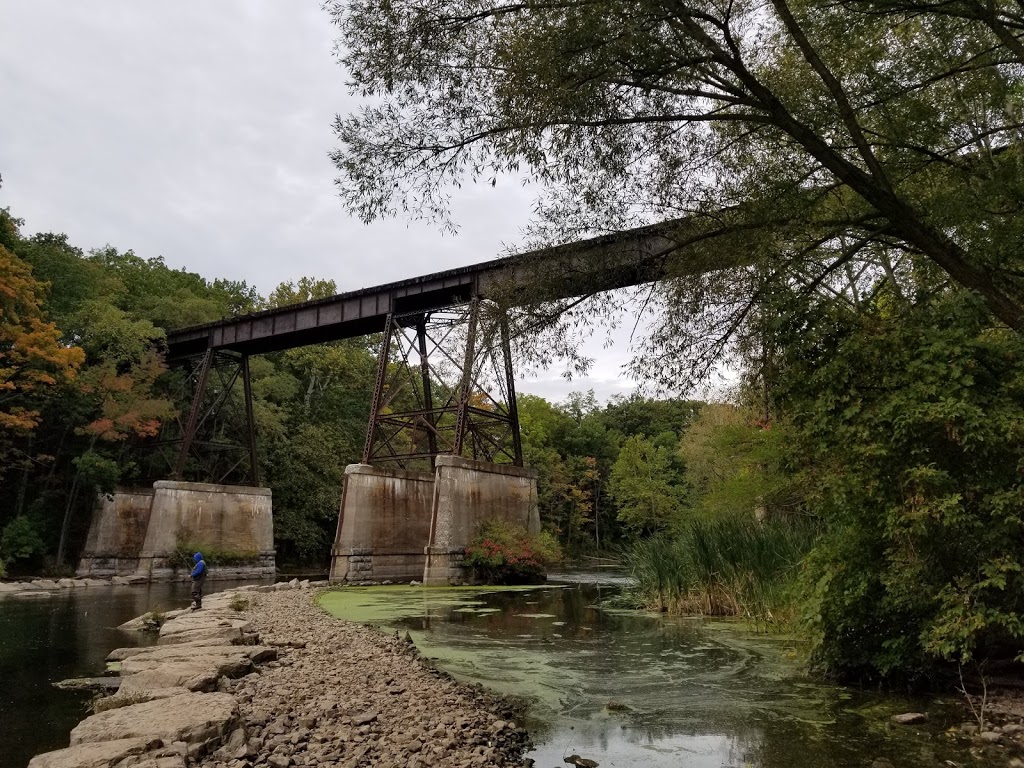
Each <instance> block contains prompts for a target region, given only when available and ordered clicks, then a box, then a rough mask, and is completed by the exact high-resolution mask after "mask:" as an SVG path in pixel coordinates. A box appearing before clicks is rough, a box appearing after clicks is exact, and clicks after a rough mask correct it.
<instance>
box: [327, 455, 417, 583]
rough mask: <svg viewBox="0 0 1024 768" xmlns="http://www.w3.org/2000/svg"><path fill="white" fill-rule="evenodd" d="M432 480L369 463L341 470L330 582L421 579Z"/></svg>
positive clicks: (353, 465) (407, 471) (408, 471)
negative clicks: (341, 485) (342, 478)
mask: <svg viewBox="0 0 1024 768" xmlns="http://www.w3.org/2000/svg"><path fill="white" fill-rule="evenodd" d="M433 495H434V476H433V474H431V473H428V472H414V471H411V470H406V469H386V468H383V467H374V466H370V465H369V464H350V465H349V466H348V467H346V468H345V488H344V490H343V491H342V495H341V514H340V515H339V517H338V533H337V535H336V536H335V540H334V548H333V549H332V550H331V581H332V582H344V581H347V582H359V581H378V582H379V581H414V580H417V579H419V578H421V577H422V576H423V562H424V559H425V555H424V554H423V546H424V544H425V543H426V541H427V538H428V536H429V535H430V506H431V500H432V498H433Z"/></svg>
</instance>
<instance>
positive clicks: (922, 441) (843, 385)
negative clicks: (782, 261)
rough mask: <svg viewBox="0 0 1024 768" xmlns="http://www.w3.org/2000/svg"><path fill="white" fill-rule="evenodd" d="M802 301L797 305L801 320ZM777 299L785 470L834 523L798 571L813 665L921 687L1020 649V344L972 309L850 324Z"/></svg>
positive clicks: (924, 310) (891, 302)
mask: <svg viewBox="0 0 1024 768" xmlns="http://www.w3.org/2000/svg"><path fill="white" fill-rule="evenodd" d="M794 305H795V306H794ZM794 305H790V306H787V305H786V304H785V302H784V301H783V300H782V297H777V304H776V306H777V309H778V310H779V316H780V318H782V322H781V323H780V325H779V337H778V341H779V348H780V349H781V350H783V355H782V358H781V360H780V363H781V365H780V375H779V379H778V392H777V396H778V401H779V404H780V407H782V408H784V409H785V410H786V411H787V412H788V413H790V414H791V419H792V429H791V430H790V432H789V439H788V440H787V448H788V454H789V456H788V461H789V463H790V464H791V465H792V466H794V467H804V468H805V470H806V471H807V472H808V473H810V476H811V477H813V482H812V483H808V484H807V485H806V486H805V489H806V491H807V494H808V498H807V505H808V507H809V508H810V509H813V510H814V511H815V512H816V513H817V514H818V515H820V516H821V518H822V519H823V520H824V521H825V522H826V523H827V531H826V534H825V537H824V539H823V541H822V542H821V543H820V544H819V546H818V547H816V549H815V551H814V552H813V553H812V555H811V557H810V560H809V562H808V563H807V565H806V568H805V577H806V584H807V590H808V594H809V600H808V604H807V606H806V615H807V617H808V620H809V626H810V629H811V632H812V637H813V639H814V648H813V658H814V660H815V661H816V662H817V663H818V665H819V666H820V667H821V668H823V669H825V670H827V671H828V672H831V673H833V674H836V675H838V676H841V677H844V678H852V679H855V680H864V681H866V680H871V681H876V680H880V679H881V680H888V681H893V682H899V683H904V682H908V681H909V682H921V681H922V680H925V679H927V676H928V675H930V674H931V673H934V672H935V671H936V669H937V668H938V667H940V665H941V664H942V663H943V662H954V663H955V662H961V663H967V662H969V661H971V660H974V659H985V658H996V659H1010V658H1013V657H1015V656H1017V655H1018V654H1019V653H1020V649H1021V645H1022V643H1024V622H1022V620H1021V617H1022V616H1024V558H1022V556H1021V548H1020V541H1021V536H1022V533H1024V483H1022V479H1021V473H1020V467H1021V463H1020V457H1021V455H1022V452H1024V428H1022V425H1024V407H1022V403H1024V398H1022V391H1024V390H1022V388H1024V365H1022V360H1024V342H1022V340H1021V337H1020V336H1019V335H1018V334H1015V333H1013V332H1011V331H1009V330H1008V329H1006V328H1000V327H993V326H992V323H991V318H990V317H989V316H988V314H987V312H986V311H985V309H984V307H983V306H982V305H981V303H980V301H979V300H978V299H977V297H976V296H973V295H971V294H969V293H968V292H966V291H963V290H956V291H944V292H941V293H939V294H937V295H931V296H929V297H928V298H927V299H922V300H919V301H916V302H913V303H909V302H899V301H897V300H896V299H895V297H894V296H892V295H891V294H890V295H886V294H885V293H883V294H882V295H881V296H880V297H879V299H878V300H876V301H875V302H874V305H873V308H872V310H871V311H868V312H862V313H854V312H851V311H849V310H846V309H843V308H841V307H836V306H834V305H833V306H829V305H826V304H821V305H820V306H817V307H814V308H812V309H811V310H810V311H811V312H812V313H813V314H814V315H815V316H816V317H815V318H813V320H809V319H808V318H807V317H806V314H807V312H808V309H807V308H806V307H805V306H804V305H803V302H802V301H796V302H794Z"/></svg>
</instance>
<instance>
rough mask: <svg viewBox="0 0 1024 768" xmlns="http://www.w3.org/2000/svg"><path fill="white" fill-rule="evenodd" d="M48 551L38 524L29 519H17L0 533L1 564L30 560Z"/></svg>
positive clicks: (23, 517)
mask: <svg viewBox="0 0 1024 768" xmlns="http://www.w3.org/2000/svg"><path fill="white" fill-rule="evenodd" d="M45 551H46V544H45V543H44V542H43V539H42V537H41V536H40V535H39V530H38V529H37V526H36V524H35V523H34V522H33V521H32V520H31V519H30V518H28V517H25V516H21V517H16V518H14V519H13V520H11V522H9V523H8V524H7V525H5V526H4V529H3V532H0V562H3V563H4V564H10V563H11V562H12V561H14V560H28V559H29V558H32V557H34V556H36V555H41V554H43V552H45Z"/></svg>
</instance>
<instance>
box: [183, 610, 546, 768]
mask: <svg viewBox="0 0 1024 768" xmlns="http://www.w3.org/2000/svg"><path fill="white" fill-rule="evenodd" d="M247 597H250V599H251V600H252V602H253V605H252V608H251V609H250V610H249V611H248V612H247V614H248V615H247V618H250V619H251V621H252V628H253V629H254V630H255V631H257V632H259V634H260V637H261V643H262V644H263V645H269V646H273V647H277V648H278V651H279V659H278V660H277V661H272V662H269V663H267V664H266V665H264V666H263V667H262V668H261V669H260V671H259V672H258V673H253V674H249V675H247V676H245V677H243V678H240V679H237V680H222V681H221V684H220V686H219V690H221V691H225V692H228V693H231V694H232V695H234V696H235V698H236V699H237V701H238V704H239V708H240V712H241V717H242V720H243V722H244V727H245V728H246V732H247V734H248V739H247V742H246V744H245V745H244V746H243V747H240V748H238V749H236V750H234V752H232V753H231V754H228V752H229V751H230V750H228V749H227V748H224V749H221V750H219V751H217V752H215V753H214V754H212V755H211V756H209V757H207V758H206V759H204V760H202V761H201V762H200V763H198V764H199V765H202V766H211V768H212V767H214V766H216V768H228V767H229V766H230V768H241V766H244V765H252V766H259V765H264V764H266V765H269V766H271V767H272V768H288V767H289V766H314V765H315V766H344V767H345V768H356V766H369V765H379V766H406V767H407V768H417V766H420V767H425V766H438V767H440V766H452V767H453V768H468V767H469V766H521V765H529V764H531V762H532V761H529V760H526V761H524V760H523V759H522V757H521V755H522V752H523V749H524V747H525V745H526V740H527V737H526V733H525V732H524V731H522V730H520V729H518V728H517V727H516V725H515V723H514V722H512V721H511V720H510V718H511V717H512V716H513V711H512V709H511V707H510V704H509V702H507V701H506V700H504V699H502V698H500V697H498V696H496V695H492V694H491V693H489V692H487V691H485V690H483V689H480V688H479V687H476V686H467V685H463V684H461V683H457V682H455V681H453V680H452V679H450V678H449V677H448V676H447V675H446V674H445V673H443V672H439V671H437V670H434V669H432V668H430V667H428V666H427V665H425V664H424V663H423V662H422V661H421V660H420V658H419V656H418V654H417V652H416V649H415V648H414V647H412V646H411V645H410V644H409V643H407V642H406V641H405V640H404V639H400V638H397V637H389V636H385V635H382V634H381V633H379V632H377V631H376V630H373V629H370V628H367V627H363V626H359V625H354V624H349V623H347V622H342V621H339V620H337V619H334V618H332V617H330V616H328V615H327V614H326V613H324V612H323V611H322V610H321V609H320V608H319V607H317V606H316V605H315V603H314V598H313V596H311V595H310V593H309V592H303V591H282V592H266V593H262V592H260V593H248V594H247ZM296 643H300V644H301V643H304V644H305V647H302V648H295V647H289V646H290V645H294V644H296ZM243 756H244V757H243Z"/></svg>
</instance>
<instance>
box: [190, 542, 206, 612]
mask: <svg viewBox="0 0 1024 768" xmlns="http://www.w3.org/2000/svg"><path fill="white" fill-rule="evenodd" d="M192 561H193V562H194V563H195V567H194V568H193V569H192V610H193V611H198V610H199V609H200V608H202V607H203V582H204V581H206V562H205V561H204V560H203V555H202V553H201V552H196V553H195V554H194V555H192Z"/></svg>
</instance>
